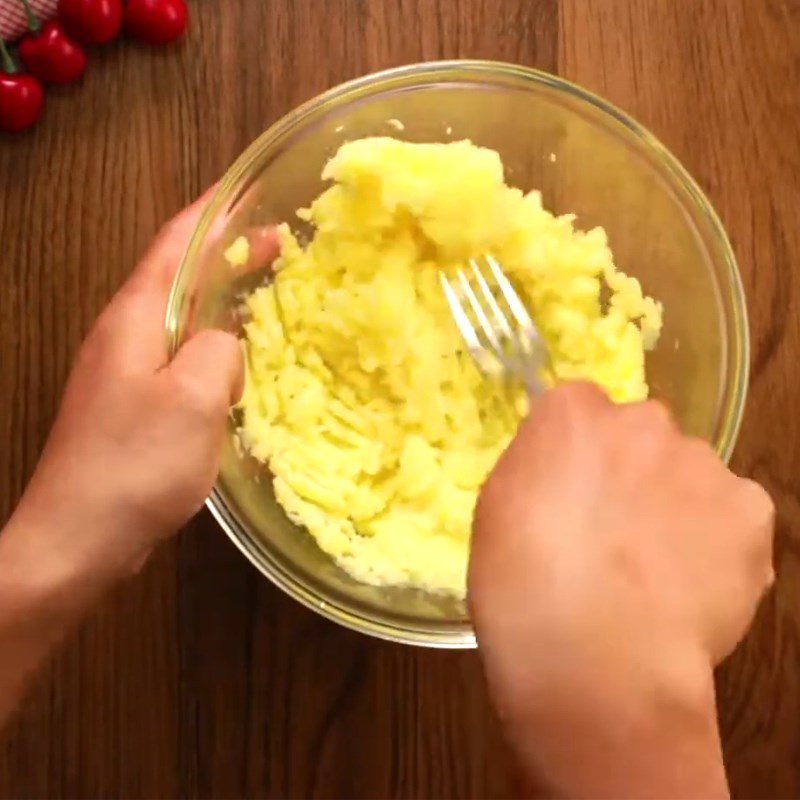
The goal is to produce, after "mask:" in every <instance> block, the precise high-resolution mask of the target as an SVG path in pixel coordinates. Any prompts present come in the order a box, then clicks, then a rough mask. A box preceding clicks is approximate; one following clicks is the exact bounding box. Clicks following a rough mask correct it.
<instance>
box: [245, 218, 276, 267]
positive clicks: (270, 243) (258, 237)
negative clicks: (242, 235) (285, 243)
mask: <svg viewBox="0 0 800 800" xmlns="http://www.w3.org/2000/svg"><path fill="white" fill-rule="evenodd" d="M246 239H247V243H248V246H249V252H248V257H247V263H246V264H244V265H242V266H240V267H238V268H237V269H238V271H239V272H241V273H249V272H255V271H256V270H259V269H262V268H263V267H266V266H268V265H270V264H272V262H273V261H274V260H275V259H276V258H277V257H278V254H279V253H280V248H281V245H280V238H279V236H278V229H277V228H276V227H275V226H274V225H268V226H265V227H260V228H251V229H250V230H249V231H248V232H247V234H246Z"/></svg>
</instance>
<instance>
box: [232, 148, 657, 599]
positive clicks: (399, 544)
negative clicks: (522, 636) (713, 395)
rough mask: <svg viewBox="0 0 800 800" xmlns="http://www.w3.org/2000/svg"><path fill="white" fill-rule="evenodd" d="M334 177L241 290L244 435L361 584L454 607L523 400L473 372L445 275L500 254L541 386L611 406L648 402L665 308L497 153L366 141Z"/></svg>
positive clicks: (284, 500) (597, 237)
mask: <svg viewBox="0 0 800 800" xmlns="http://www.w3.org/2000/svg"><path fill="white" fill-rule="evenodd" d="M323 178H325V179H329V180H331V181H333V185H332V186H331V187H330V188H328V189H327V190H326V191H324V192H323V193H322V194H321V195H320V196H319V197H318V198H317V199H316V200H315V201H314V203H313V204H312V205H311V208H310V209H302V210H300V211H299V212H298V216H299V217H300V218H301V219H303V220H305V221H308V222H310V223H311V224H312V225H313V227H314V229H315V233H314V236H313V238H312V239H311V241H310V242H309V243H308V245H307V246H302V245H301V244H300V243H299V242H298V240H297V238H295V236H294V235H293V234H292V233H291V231H290V230H289V228H288V226H285V225H284V226H282V228H281V231H280V236H281V256H280V259H279V260H278V262H277V265H276V270H277V274H276V277H275V281H274V283H273V284H272V285H269V286H264V287H262V288H259V289H257V290H256V291H255V292H254V293H253V294H252V295H251V296H250V297H249V298H248V299H247V306H248V309H249V313H250V321H249V322H248V323H247V325H246V327H245V335H246V355H247V380H246V387H245V391H244V395H243V398H242V401H241V410H242V412H243V422H242V427H241V432H240V433H241V439H242V441H243V443H244V445H245V446H246V447H247V449H248V450H249V451H250V452H251V453H252V454H253V455H254V456H255V457H256V458H258V459H260V460H261V461H263V462H264V463H265V464H268V465H269V469H270V470H271V472H272V475H273V476H274V488H275V494H276V496H277V499H278V501H279V502H280V503H281V505H282V506H283V508H284V509H285V510H286V512H287V514H288V515H289V516H290V517H291V518H292V519H293V520H294V521H295V522H297V523H298V524H299V525H302V526H304V527H305V528H306V529H307V530H308V531H309V532H310V533H311V535H312V536H313V537H314V538H315V539H316V541H317V542H318V544H319V546H320V547H321V548H322V549H323V550H324V551H325V552H327V553H329V554H330V555H331V556H333V558H335V559H336V561H337V562H338V563H339V564H340V565H341V566H342V567H343V568H344V569H345V570H347V571H348V572H349V573H350V574H351V575H353V576H354V577H355V578H357V579H358V580H360V581H364V582H366V583H370V584H376V585H410V586H416V587H421V588H424V589H427V590H431V591H437V592H446V593H449V594H453V595H456V596H459V597H462V596H463V595H464V594H465V576H466V567H467V558H468V552H469V537H470V525H471V519H472V513H473V509H474V505H475V500H476V496H477V493H478V490H479V488H480V486H481V484H482V483H483V481H484V480H485V478H486V476H487V474H488V472H489V471H490V470H491V468H492V466H493V465H494V463H495V462H496V460H497V458H498V456H499V455H500V453H501V452H502V450H503V449H504V448H505V447H506V445H507V444H508V442H509V441H510V439H511V437H512V436H513V435H514V432H515V431H516V429H517V425H518V424H519V421H520V419H521V418H522V417H523V416H524V414H525V413H526V411H527V402H526V398H525V395H524V392H523V391H522V389H518V390H515V391H513V392H509V391H507V390H505V389H503V388H502V387H500V386H498V385H497V384H496V383H494V382H492V381H487V380H485V379H484V378H483V377H482V376H481V375H480V374H479V373H478V371H477V370H476V368H475V366H474V365H473V363H472V361H471V360H470V357H469V355H468V354H467V353H466V351H465V348H464V346H463V343H462V340H461V338H460V336H459V334H458V331H457V329H456V327H455V325H454V323H453V321H452V319H451V317H450V312H449V310H448V308H447V305H446V302H445V300H444V297H443V295H442V291H441V287H440V285H439V280H438V271H439V269H445V270H450V269H453V268H455V267H457V266H458V265H460V264H463V263H464V262H465V261H466V260H467V259H469V258H470V257H473V256H478V255H480V254H482V253H486V252H491V253H492V254H494V255H495V256H496V257H497V258H498V260H499V261H500V262H501V263H502V264H503V266H504V268H505V270H506V271H507V273H508V274H509V275H510V276H511V278H512V280H513V281H514V282H515V284H516V286H517V287H518V288H519V289H520V292H521V293H522V294H523V296H524V299H525V301H526V302H527V305H528V307H529V309H530V311H531V313H532V315H533V317H534V319H535V320H536V322H537V324H538V326H539V328H540V330H541V332H542V334H543V336H544V337H545V339H546V341H547V343H548V346H549V348H550V353H551V358H552V367H553V374H552V375H551V376H549V380H551V381H556V380H571V379H578V378H580V379H586V380H590V381H594V382H595V383H597V384H599V385H600V386H602V387H603V388H604V389H605V390H606V392H608V394H609V395H610V396H611V397H612V398H613V399H614V400H616V401H619V402H625V401H634V400H641V399H643V398H644V397H646V396H647V383H646V380H645V369H644V351H645V350H646V349H648V348H650V347H652V346H653V345H654V344H655V342H656V339H657V338H658V334H659V330H660V327H661V308H660V306H659V305H658V304H657V303H656V302H655V301H654V300H652V299H651V298H649V297H644V296H643V295H642V290H641V287H640V286H639V283H638V282H637V281H636V280H635V279H634V278H631V277H628V276H626V275H625V274H623V273H621V272H619V271H618V270H617V269H616V268H615V267H614V262H613V259H612V255H611V251H610V250H609V248H608V245H607V242H606V235H605V233H604V231H603V230H602V229H600V228H595V229H594V230H591V231H588V232H583V231H578V230H575V228H574V227H573V219H572V217H570V216H564V217H554V216H553V215H552V214H550V213H549V212H547V211H545V210H544V209H543V208H542V204H541V199H540V196H539V194H538V193H536V192H531V193H529V194H523V193H522V192H521V191H520V190H519V189H514V188H510V187H508V186H506V184H505V182H504V179H503V165H502V163H501V161H500V157H499V156H498V154H497V153H496V152H494V151H492V150H488V149H483V148H479V147H476V146H474V145H472V144H471V143H469V142H466V141H465V142H455V143H450V144H409V143H404V142H400V141H397V140H395V139H391V138H370V139H361V140H358V141H353V142H350V143H348V144H345V145H343V146H342V147H341V148H340V150H339V152H338V153H337V154H336V155H335V156H334V158H333V159H331V161H330V162H329V163H328V164H327V166H326V167H325V169H324V172H323ZM235 255H237V257H238V256H240V254H239V253H238V252H237V253H235ZM601 292H602V299H601Z"/></svg>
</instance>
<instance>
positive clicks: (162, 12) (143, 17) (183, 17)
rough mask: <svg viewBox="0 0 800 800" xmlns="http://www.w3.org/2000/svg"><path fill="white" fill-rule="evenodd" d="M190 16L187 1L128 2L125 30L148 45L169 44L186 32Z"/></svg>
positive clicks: (149, 0)
mask: <svg viewBox="0 0 800 800" xmlns="http://www.w3.org/2000/svg"><path fill="white" fill-rule="evenodd" d="M188 14H189V12H188V10H187V8H186V2H185V0H128V2H127V3H126V4H125V17H124V24H125V30H126V31H127V32H128V33H129V34H130V35H131V36H133V37H135V38H136V39H141V40H142V41H143V42H147V43H148V44H168V43H169V42H172V41H174V40H175V39H177V38H178V37H179V36H180V35H181V34H182V33H183V32H184V31H185V30H186V23H187V19H188Z"/></svg>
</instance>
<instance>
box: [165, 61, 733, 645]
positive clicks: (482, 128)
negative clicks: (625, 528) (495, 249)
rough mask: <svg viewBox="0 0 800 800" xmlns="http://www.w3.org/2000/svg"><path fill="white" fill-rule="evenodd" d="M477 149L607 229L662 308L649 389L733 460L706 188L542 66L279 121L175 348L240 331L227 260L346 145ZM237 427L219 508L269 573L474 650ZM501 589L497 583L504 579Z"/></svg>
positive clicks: (332, 105) (451, 620)
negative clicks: (295, 505)
mask: <svg viewBox="0 0 800 800" xmlns="http://www.w3.org/2000/svg"><path fill="white" fill-rule="evenodd" d="M372 135H391V136H395V137H398V138H402V139H406V140H409V141H417V142H426V141H449V140H458V139H465V138H467V139H470V140H472V141H473V142H474V143H476V144H479V145H485V146H488V147H491V148H494V149H496V150H497V151H499V153H500V154H501V156H502V158H503V162H504V164H505V166H506V177H507V180H508V182H509V183H512V184H514V185H517V186H519V187H520V188H522V189H524V190H529V189H539V190H541V192H542V194H543V200H544V204H545V207H547V208H549V209H550V210H551V211H554V212H556V213H567V212H572V213H575V214H576V215H577V225H578V226H579V227H581V228H584V229H586V228H591V227H592V226H595V225H602V226H603V227H604V228H605V229H606V231H607V232H608V235H609V239H610V244H611V247H612V250H613V252H614V255H615V259H616V263H617V264H618V266H619V267H620V268H622V269H623V270H624V271H625V272H627V273H629V274H632V275H635V276H636V277H637V278H639V279H640V280H641V282H642V285H643V286H644V289H645V291H646V292H647V293H648V294H652V295H653V296H655V297H656V298H658V299H659V300H661V301H662V302H663V304H664V309H665V314H664V319H665V325H664V331H663V335H662V337H661V340H660V342H659V345H658V347H657V349H656V350H655V351H654V352H653V353H651V354H649V355H648V358H647V371H648V376H649V380H650V384H651V387H652V394H653V396H655V397H657V398H661V399H663V400H664V401H665V402H666V403H667V404H668V405H669V406H670V408H671V409H672V411H673V412H674V414H675V415H676V417H677V419H678V420H679V421H680V423H681V425H682V427H683V429H684V430H685V431H686V432H688V433H691V434H694V435H697V436H701V437H703V438H705V439H707V440H709V441H710V442H712V443H713V445H714V446H715V447H716V449H717V451H718V452H719V454H720V455H721V456H722V457H723V458H725V459H727V458H728V457H729V455H730V453H731V449H732V447H733V444H734V440H735V438H736V434H737V430H738V426H739V421H740V417H741V413H742V407H743V403H744V398H745V391H746V385H747V364H748V339H747V321H746V311H745V304H744V297H743V292H742V286H741V281H740V278H739V274H738V271H737V267H736V262H735V259H734V255H733V252H732V251H731V247H730V244H729V243H728V240H727V238H726V236H725V232H724V230H723V228H722V226H721V224H720V222H719V219H718V218H717V216H716V214H715V213H714V211H713V209H712V208H711V206H710V205H709V202H708V200H707V199H706V198H705V196H704V195H703V193H702V192H701V190H700V189H699V187H698V186H697V184H696V183H695V182H694V180H692V178H691V177H690V176H689V175H688V174H687V172H686V171H685V170H684V169H683V167H681V165H680V164H679V163H678V162H677V161H676V160H675V158H674V157H673V156H672V155H671V154H670V153H669V152H668V151H667V150H666V149H665V148H664V147H663V145H661V144H660V143H659V142H658V141H657V140H656V139H655V138H654V137H653V136H652V135H651V134H650V133H648V132H647V131H646V130H644V129H643V128H642V127H641V126H640V125H638V124H637V123H636V122H634V121H633V120H632V119H630V118H629V117H628V116H626V115H625V114H623V113H622V112H621V111H619V110H618V109H616V108H614V107H613V106H611V105H609V104H608V103H606V102H605V101H603V100H601V99H600V98H598V97H596V96H594V95H592V94H590V93H588V92H586V91H585V90H583V89H581V88H579V87H577V86H574V85H572V84H570V83H567V82H566V81H563V80H561V79H559V78H556V77H553V76H552V75H548V74H545V73H542V72H537V71H536V70H533V69H528V68H524V67H520V66H514V65H510V64H500V63H492V62H481V61H451V62H439V63H428V64H415V65H411V66H406V67H401V68H398V69H392V70H388V71H386V72H381V73H377V74H374V75H368V76H366V77H363V78H359V79H357V80H354V81H351V82H349V83H346V84H343V85H341V86H338V87H336V88H334V89H332V90H330V91H328V92H326V93H325V94H323V95H320V96H319V97H317V98H315V99H313V100H311V101H309V102H308V103H306V104H305V105H303V106H301V107H300V108H297V109H296V110H294V111H292V112H291V113H289V114H287V115H286V116H285V117H284V118H283V119H281V120H280V121H279V122H277V123H276V124H275V125H273V126H272V127H271V128H270V129H269V130H268V131H266V132H265V133H264V134H262V135H261V136H260V137H259V138H258V139H257V140H256V141H255V142H254V143H253V144H252V145H250V147H249V148H248V149H247V150H246V151H245V152H244V154H243V155H242V156H241V157H240V158H239V159H238V160H237V161H236V163H235V164H234V165H233V166H232V167H231V168H230V170H229V171H228V173H227V174H226V175H225V176H224V178H223V179H222V181H221V183H220V185H219V188H218V189H217V192H216V194H215V195H214V197H213V199H212V201H211V202H210V204H209V206H208V208H207V210H206V212H205V214H204V215H203V217H202V219H201V221H200V223H199V225H198V227H197V230H196V231H195V233H194V236H193V237H192V240H191V243H190V245H189V248H188V250H187V252H186V255H185V258H184V260H183V263H182V265H181V268H180V271H179V273H178V275H177V278H176V280H175V284H174V286H173V289H172V294H171V297H170V302H169V308H168V312H167V321H166V325H167V334H168V337H169V342H170V347H171V350H172V351H173V352H174V351H175V349H176V348H177V347H179V346H180V344H181V342H183V341H184V340H186V339H187V338H188V337H189V336H191V335H192V334H193V333H195V332H196V331H198V330H200V329H203V328H207V327H222V328H225V329H228V330H233V331H237V332H238V329H239V327H240V325H241V322H240V320H239V316H238V308H239V307H240V305H241V297H242V294H243V292H246V291H248V290H249V289H252V288H253V287H254V286H255V285H257V284H258V283H260V282H262V281H263V280H264V278H265V275H266V274H267V267H266V265H265V268H264V269H263V270H261V272H260V273H256V274H249V275H246V276H242V275H240V274H238V273H236V272H235V271H232V270H231V268H230V266H229V265H228V264H227V263H226V262H225V260H224V259H223V257H222V253H223V252H224V251H225V249H226V248H227V247H228V246H229V245H230V243H231V242H232V241H233V240H234V239H236V238H237V237H238V236H239V235H241V234H243V233H247V232H248V231H249V230H252V229H253V228H254V227H260V226H264V225H271V224H274V223H279V222H284V221H289V222H290V224H292V225H293V226H295V225H297V224H298V223H299V221H298V220H297V219H296V218H295V216H294V212H295V210H296V209H297V208H300V207H301V206H305V205H307V204H308V203H309V201H310V200H312V199H313V198H314V197H315V196H316V195H317V194H319V192H320V191H321V189H322V188H323V183H322V181H321V180H320V172H321V170H322V167H323V165H324V164H325V162H326V161H327V159H328V158H329V157H330V156H332V155H333V154H334V153H335V152H336V150H337V148H338V147H339V145H340V144H342V143H343V142H345V141H347V140H350V139H356V138H359V137H362V136H372ZM234 427H235V423H234V422H233V421H232V422H231V428H230V435H229V436H228V438H227V441H226V443H225V447H224V452H223V456H222V465H221V470H220V474H219V479H218V481H217V484H216V486H215V488H214V490H213V492H212V494H211V496H210V498H209V500H208V505H209V508H210V509H211V511H212V513H213V514H214V516H215V517H216V518H217V520H218V521H219V523H220V525H221V526H222V527H223V529H224V530H225V531H226V533H227V534H228V535H229V536H230V538H231V539H232V540H233V542H234V543H235V544H236V545H237V546H238V547H239V549H240V550H241V551H242V552H243V553H244V554H245V556H247V558H248V559H250V561H251V562H252V563H253V564H254V565H255V566H256V567H258V569H259V570H261V572H263V573H264V574H265V575H266V576H267V577H269V578H270V579H271V580H272V581H274V582H275V583H276V584H277V585H278V586H280V587H281V588H282V589H283V590H284V591H286V592H287V593H288V594H290V595H291V596H292V597H294V598H296V599H297V600H299V601H300V602H301V603H304V604H305V605H307V606H308V607H309V608H312V609H314V610H315V611H317V612H319V613H320V614H323V615H324V616H326V617H328V618H330V619H332V620H334V621H336V622H338V623H340V624H343V625H346V626H348V627H350V628H354V629H356V630H358V631H361V632H363V633H367V634H371V635H373V636H379V637H382V638H386V639H391V640H394V641H398V642H405V643H409V644H418V645H427V646H435V647H453V648H455V647H474V646H475V636H474V632H473V630H472V627H471V625H470V622H469V618H468V616H467V613H466V608H465V604H464V603H462V602H457V601H455V600H453V599H448V598H444V597H440V596H435V595H430V594H426V593H424V592H421V591H417V590H412V589H396V588H395V589H381V588H375V587H372V586H366V585H363V584H360V583H357V582H356V581H354V580H353V579H352V578H350V577H349V576H348V575H347V574H345V573H344V572H343V571H342V570H341V569H339V568H338V567H337V566H336V565H335V563H334V562H333V561H332V560H331V559H330V558H329V557H328V556H327V555H325V554H324V553H323V552H322V551H321V550H319V548H318V547H317V545H316V544H315V542H314V541H313V540H312V538H311V537H310V536H309V535H308V533H306V532H305V531H304V530H302V529H299V528H297V527H296V526H294V525H293V524H292V523H291V522H290V521H289V520H288V519H287V518H286V516H285V515H284V513H283V512H282V510H281V508H280V507H279V506H278V505H277V503H276V501H275V498H274V496H273V493H272V489H271V479H270V476H269V474H268V473H267V471H266V470H265V468H264V467H263V466H261V465H259V464H258V463H255V462H254V460H253V459H252V458H250V457H248V456H247V455H246V454H244V453H242V451H241V449H240V448H239V446H238V443H237V441H236V439H235V430H234ZM501 579H502V576H498V580H501Z"/></svg>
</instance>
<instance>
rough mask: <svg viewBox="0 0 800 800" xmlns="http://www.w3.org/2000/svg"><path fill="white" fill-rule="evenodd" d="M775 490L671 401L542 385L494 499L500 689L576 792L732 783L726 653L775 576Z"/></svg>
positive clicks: (551, 769) (489, 535) (491, 649)
mask: <svg viewBox="0 0 800 800" xmlns="http://www.w3.org/2000/svg"><path fill="white" fill-rule="evenodd" d="M772 528H773V506H772V503H771V501H770V500H769V497H768V496H767V494H766V493H765V492H764V491H763V489H761V488H760V487H759V486H758V485H757V484H755V483H752V482H751V481H747V480H742V479H739V478H737V477H735V476H734V475H733V474H732V473H730V472H729V471H728V470H727V469H726V468H725V467H724V466H723V465H722V463H721V462H720V461H719V459H718V458H717V457H716V455H715V454H714V453H713V451H712V449H711V448H710V447H709V446H708V445H706V444H704V443H702V442H700V441H698V440H694V439H690V438H687V437H684V436H683V435H682V434H681V433H680V432H679V431H678V430H677V428H676V427H675V425H674V424H673V422H672V421H671V420H670V418H669V415H668V414H667V412H666V410H665V409H664V408H663V407H662V406H660V405H658V404H656V403H652V402H649V403H644V404H639V405H631V406H614V405H612V404H611V403H610V402H609V401H608V400H607V399H606V398H605V397H604V395H603V394H602V393H601V392H600V391H599V390H598V389H595V388H593V387H591V386H589V385H579V384H575V385H570V386H563V387H560V388H558V389H556V390H554V391H552V392H549V393H548V394H546V395H544V396H542V397H541V398H538V399H537V400H536V401H535V402H534V403H533V404H532V409H531V413H530V416H529V418H528V419H527V420H526V421H525V422H524V423H523V425H522V426H521V428H520V431H519V433H518V435H517V437H516V439H515V440H514V441H513V443H512V444H511V446H510V447H509V449H508V450H507V452H506V453H505V454H504V455H503V457H502V458H501V459H500V461H499V463H498V465H497V467H496V468H495V470H494V472H493V473H492V475H491V477H490V478H489V480H488V482H487V483H486V485H485V487H484V489H483V491H482V493H481V496H480V498H479V501H478V505H477V509H476V515H475V524H474V536H473V543H472V555H471V563H470V575H469V596H470V606H471V611H472V616H473V620H474V624H475V628H476V631H477V636H478V641H479V644H480V648H481V653H482V655H483V658H484V662H485V667H486V672H487V678H488V681H489V687H490V691H491V693H492V695H493V697H494V700H495V703H496V705H497V707H498V711H499V713H500V716H501V718H502V719H503V720H504V721H505V723H506V726H507V731H508V734H509V737H510V739H511V742H512V744H513V745H514V746H515V748H516V750H517V751H518V753H519V754H520V755H521V756H522V758H523V760H524V762H525V763H526V765H527V766H528V767H529V768H530V770H531V773H533V774H536V775H537V776H538V777H539V778H540V779H544V780H545V781H546V782H547V783H548V784H549V786H550V788H552V789H554V790H555V791H562V792H565V793H568V794H575V795H593V796H603V795H614V796H617V797H623V796H627V795H639V796H647V795H653V794H657V795H660V796H665V797H666V796H670V797H679V796H682V795H687V794H688V795H691V794H695V795H698V796H702V795H704V796H715V795H724V794H725V793H726V791H727V789H726V786H725V779H724V772H723V771H722V766H721V764H722V762H721V756H720V748H719V741H718V734H717V729H716V719H715V708H714V697H713V679H712V667H713V665H715V664H717V663H718V662H719V661H720V660H721V659H723V658H724V657H725V656H726V655H727V654H728V653H730V651H731V650H732V649H733V648H734V646H735V645H736V643H737V642H738V641H739V639H740V637H741V636H742V635H743V633H744V631H745V629H746V628H747V626H748V625H749V623H750V621H751V620H752V617H753V614H754V612H755V609H756V606H757V604H758V601H759V599H760V597H761V595H762V594H763V592H764V591H765V589H766V588H767V587H768V586H769V585H770V583H771V581H772V579H773V572H772V564H771V539H772Z"/></svg>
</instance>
